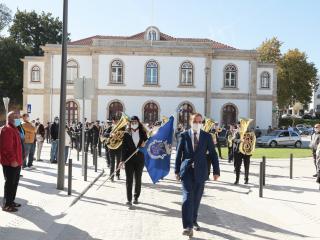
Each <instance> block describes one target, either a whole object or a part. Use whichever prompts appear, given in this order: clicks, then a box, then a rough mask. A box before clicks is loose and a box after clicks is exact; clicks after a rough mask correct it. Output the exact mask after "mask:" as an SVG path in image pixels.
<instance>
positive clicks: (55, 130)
mask: <svg viewBox="0 0 320 240" xmlns="http://www.w3.org/2000/svg"><path fill="white" fill-rule="evenodd" d="M50 135H51V152H50V162H51V163H57V153H58V145H59V118H58V117H55V118H54V123H53V124H52V125H51V128H50Z"/></svg>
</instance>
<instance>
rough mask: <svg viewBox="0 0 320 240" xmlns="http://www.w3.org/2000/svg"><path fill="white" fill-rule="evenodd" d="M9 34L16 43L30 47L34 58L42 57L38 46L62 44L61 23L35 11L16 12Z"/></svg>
mask: <svg viewBox="0 0 320 240" xmlns="http://www.w3.org/2000/svg"><path fill="white" fill-rule="evenodd" d="M9 32H10V36H11V37H12V38H13V39H14V40H15V41H16V42H17V43H19V44H22V45H24V46H28V47H31V49H32V53H33V55H35V56H41V55H43V51H42V50H41V48H40V46H44V45H45V44H47V43H52V44H59V43H61V42H62V22H61V21H60V20H59V18H58V17H57V18H54V17H52V14H51V13H44V12H42V13H41V15H38V14H37V13H36V12H35V11H32V12H26V11H19V10H18V11H17V13H16V14H15V16H14V19H13V24H12V26H11V27H10V29H9Z"/></svg>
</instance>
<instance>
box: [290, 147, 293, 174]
mask: <svg viewBox="0 0 320 240" xmlns="http://www.w3.org/2000/svg"><path fill="white" fill-rule="evenodd" d="M292 176H293V154H292V153H290V179H292Z"/></svg>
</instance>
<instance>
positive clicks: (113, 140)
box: [106, 114, 130, 149]
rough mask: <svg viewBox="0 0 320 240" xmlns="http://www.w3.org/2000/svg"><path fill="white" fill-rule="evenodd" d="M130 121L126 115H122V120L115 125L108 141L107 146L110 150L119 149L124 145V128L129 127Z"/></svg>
mask: <svg viewBox="0 0 320 240" xmlns="http://www.w3.org/2000/svg"><path fill="white" fill-rule="evenodd" d="M129 121H130V119H129V117H128V116H127V115H125V114H122V117H121V118H120V120H119V122H118V123H117V125H115V126H114V128H113V129H112V131H111V132H110V137H109V138H108V139H107V141H106V145H107V146H108V148H109V149H118V148H119V147H120V146H121V145H122V141H123V136H124V134H125V131H124V130H123V128H125V127H126V126H127V124H128V123H129Z"/></svg>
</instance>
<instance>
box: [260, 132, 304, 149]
mask: <svg viewBox="0 0 320 240" xmlns="http://www.w3.org/2000/svg"><path fill="white" fill-rule="evenodd" d="M257 145H258V146H269V147H277V146H295V147H296V148H301V146H302V141H301V137H300V135H299V134H298V133H297V132H295V131H288V130H276V131H273V132H271V133H269V134H267V135H265V136H262V137H259V138H257Z"/></svg>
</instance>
